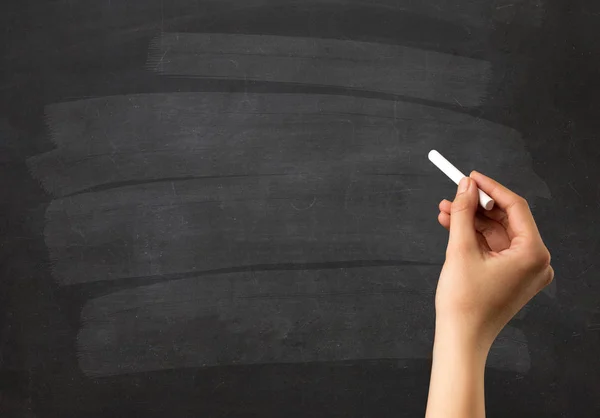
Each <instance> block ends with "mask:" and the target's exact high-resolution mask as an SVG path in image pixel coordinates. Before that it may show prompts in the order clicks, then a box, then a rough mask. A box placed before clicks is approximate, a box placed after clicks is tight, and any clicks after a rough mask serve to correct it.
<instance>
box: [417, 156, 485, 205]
mask: <svg viewBox="0 0 600 418" xmlns="http://www.w3.org/2000/svg"><path fill="white" fill-rule="evenodd" d="M429 161H431V162H432V163H433V164H435V166H436V167H437V168H439V169H440V170H442V172H443V173H444V174H445V175H447V176H448V177H450V180H452V181H453V182H454V183H456V184H457V185H458V183H460V181H461V180H462V179H463V178H465V177H467V176H465V175H464V174H463V173H462V172H461V171H460V170H459V169H458V168H456V167H454V166H453V165H452V164H451V163H450V161H448V160H447V159H445V158H444V157H443V156H442V154H440V153H439V152H437V151H436V150H431V151H429ZM477 190H479V204H480V205H481V207H482V208H484V209H485V210H492V208H493V207H494V204H495V202H494V199H492V198H491V197H489V196H488V195H487V194H486V193H484V192H483V191H482V190H481V189H477Z"/></svg>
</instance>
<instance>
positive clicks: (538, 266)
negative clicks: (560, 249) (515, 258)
mask: <svg viewBox="0 0 600 418" xmlns="http://www.w3.org/2000/svg"><path fill="white" fill-rule="evenodd" d="M525 254H526V256H525V257H524V260H523V262H524V266H525V267H526V268H527V269H529V270H534V271H543V270H544V269H546V268H548V267H550V263H551V261H552V256H551V255H550V252H549V251H548V249H547V248H546V247H545V246H544V245H543V244H539V243H532V244H530V245H529V246H528V248H527V251H526V252H525Z"/></svg>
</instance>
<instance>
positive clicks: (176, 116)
mask: <svg viewBox="0 0 600 418" xmlns="http://www.w3.org/2000/svg"><path fill="white" fill-rule="evenodd" d="M47 115H48V120H49V123H50V126H51V132H52V133H53V136H52V137H53V140H54V142H55V144H56V145H57V146H58V148H57V149H55V150H53V151H50V152H48V153H46V154H42V155H39V156H36V157H34V158H32V159H30V160H29V166H30V168H31V170H32V173H33V174H34V176H35V177H36V178H38V179H40V181H41V182H42V184H43V185H44V187H45V188H46V189H47V190H48V191H49V192H51V193H53V194H54V195H56V196H64V197H62V198H57V199H56V200H54V201H53V202H52V203H51V204H50V206H49V208H48V210H47V213H46V219H47V223H46V228H45V235H46V244H47V245H48V249H49V253H50V257H51V259H52V261H53V276H54V278H55V279H56V280H57V281H58V282H59V283H61V284H75V283H82V282H91V281H102V280H118V279H119V278H121V277H132V276H133V277H139V276H150V275H164V274H177V273H182V272H194V271H205V270H214V269H221V268H228V267H231V266H232V263H233V264H236V265H245V264H272V263H311V262H323V261H351V260H356V259H377V260H389V259H398V258H403V259H409V260H413V261H417V262H431V261H436V260H438V257H437V256H436V255H431V254H437V252H436V251H438V250H439V254H443V248H444V243H443V242H442V240H441V239H440V241H439V242H438V241H435V240H436V239H438V238H434V237H431V236H427V235H426V234H424V233H423V231H430V230H432V228H437V227H436V226H435V216H431V214H430V213H428V212H426V211H423V208H424V207H428V206H431V207H432V208H433V207H435V204H436V202H435V200H436V199H438V198H439V199H441V198H442V197H444V196H447V195H448V193H449V192H450V193H451V192H452V188H451V187H450V185H449V184H447V182H444V181H438V180H439V179H440V178H439V175H437V173H435V169H434V168H432V167H430V165H429V164H428V163H427V162H426V160H424V157H423V156H425V155H426V154H427V152H428V150H430V149H431V148H438V149H445V147H452V149H465V150H469V152H468V153H466V152H465V153H463V154H461V155H449V157H452V159H453V161H456V163H457V165H459V166H461V167H464V169H465V170H468V169H469V168H481V167H489V170H484V171H486V172H487V173H488V174H490V175H496V174H498V177H499V178H501V179H502V180H503V181H504V182H505V183H507V184H509V185H511V186H517V190H524V191H525V195H526V196H527V197H529V198H530V199H531V200H532V201H533V199H534V198H535V197H536V196H541V197H547V196H548V195H549V194H548V192H547V188H546V186H545V185H544V183H543V182H541V180H539V179H538V178H537V177H536V175H535V173H534V172H533V171H532V169H531V162H530V157H529V154H528V153H527V152H526V151H525V149H524V147H523V144H522V142H521V139H520V136H519V134H518V133H517V132H516V131H514V130H511V129H509V128H506V127H503V126H501V125H497V124H494V123H491V122H489V121H485V120H482V119H476V118H473V117H470V116H468V115H464V114H459V113H456V112H451V111H447V110H441V109H437V108H432V107H428V106H421V105H414V104H403V103H393V102H388V101H382V100H374V99H361V98H348V97H339V96H321V95H293V94H281V95H278V94H225V93H189V94H188V93H182V94H156V95H138V96H130V97H106V98H101V99H92V100H84V101H80V102H71V103H64V104H59V105H55V106H51V107H49V108H48V110H47ZM457 144H458V145H459V146H456V145H457ZM466 160H468V164H467V163H466ZM429 176H431V177H429ZM432 179H435V181H433V180H432ZM432 196H437V198H432ZM298 208H305V210H298ZM425 249H428V251H425Z"/></svg>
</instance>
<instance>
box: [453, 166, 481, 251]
mask: <svg viewBox="0 0 600 418" xmlns="http://www.w3.org/2000/svg"><path fill="white" fill-rule="evenodd" d="M478 204H479V194H478V192H477V185H476V184H475V182H474V181H473V180H472V179H470V178H469V177H465V178H463V179H462V180H461V181H460V184H459V185H458V190H457V193H456V198H455V199H454V202H452V216H451V221H450V240H449V243H448V247H450V248H452V247H454V248H462V249H477V248H479V242H478V241H477V232H476V230H475V213H476V212H477V205H478Z"/></svg>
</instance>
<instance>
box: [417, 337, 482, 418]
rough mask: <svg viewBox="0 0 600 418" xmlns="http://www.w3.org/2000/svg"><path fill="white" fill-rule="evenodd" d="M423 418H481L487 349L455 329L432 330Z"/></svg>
mask: <svg viewBox="0 0 600 418" xmlns="http://www.w3.org/2000/svg"><path fill="white" fill-rule="evenodd" d="M436 328H437V329H436V333H435V343H434V348H433V365H432V370H431V382H430V385H429V398H428V402H427V414H426V418H442V417H443V418H483V417H485V396H484V373H485V362H486V358H487V354H488V351H489V348H488V347H482V346H480V345H479V344H478V343H477V341H476V339H475V338H471V337H470V336H468V335H466V334H464V333H461V332H460V331H457V330H456V328H455V327H448V326H441V325H438V326H437V327H436Z"/></svg>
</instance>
